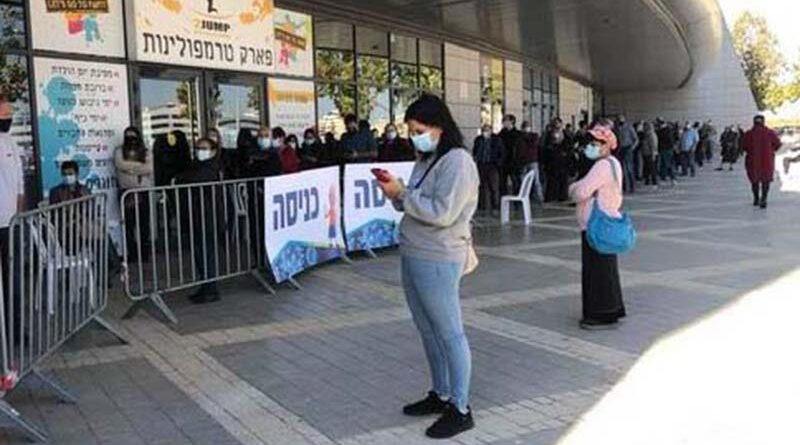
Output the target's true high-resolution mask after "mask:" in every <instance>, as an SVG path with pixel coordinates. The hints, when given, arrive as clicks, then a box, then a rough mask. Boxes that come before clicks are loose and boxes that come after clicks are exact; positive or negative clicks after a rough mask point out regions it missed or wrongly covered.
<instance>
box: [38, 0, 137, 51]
mask: <svg viewBox="0 0 800 445" xmlns="http://www.w3.org/2000/svg"><path fill="white" fill-rule="evenodd" d="M122 7H123V6H122V0H30V8H31V12H30V18H31V34H32V38H33V47H34V49H43V50H49V51H58V52H63V53H76V54H91V55H97V56H108V57H120V58H123V57H125V21H124V18H123V14H122Z"/></svg>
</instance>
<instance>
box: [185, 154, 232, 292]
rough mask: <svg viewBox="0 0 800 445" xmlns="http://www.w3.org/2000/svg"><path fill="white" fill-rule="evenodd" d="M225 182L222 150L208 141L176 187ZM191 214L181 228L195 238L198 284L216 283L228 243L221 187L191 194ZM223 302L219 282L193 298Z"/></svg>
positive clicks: (203, 188) (205, 286)
mask: <svg viewBox="0 0 800 445" xmlns="http://www.w3.org/2000/svg"><path fill="white" fill-rule="evenodd" d="M221 179H222V176H221V173H220V167H219V150H218V149H217V146H216V144H214V141H212V140H210V139H208V138H202V139H199V140H198V141H197V142H196V143H195V151H194V161H193V162H192V164H191V167H190V168H189V169H188V170H186V171H184V172H182V173H180V174H179V175H178V176H176V177H175V182H176V184H205V183H212V182H217V181H220V180H221ZM187 196H188V198H187V199H189V203H190V204H191V206H190V207H189V208H190V209H191V211H187V212H185V213H182V218H183V219H184V220H183V221H181V222H180V227H182V228H184V229H185V230H187V231H188V232H189V233H190V236H192V254H193V256H194V263H195V270H196V273H197V281H207V280H214V279H215V278H216V277H217V265H218V264H220V263H221V262H222V258H220V256H219V249H218V248H217V242H218V240H224V239H225V234H224V228H225V221H224V218H223V215H224V206H225V203H224V202H223V199H222V196H223V193H222V189H221V188H220V187H219V186H218V185H204V186H196V187H194V188H193V189H192V190H191V193H190V194H187ZM218 300H219V290H218V289H217V284H216V282H213V281H212V282H208V283H205V284H202V285H201V286H200V288H199V289H198V290H197V291H196V292H195V293H194V294H192V295H191V296H190V297H189V301H191V302H192V303H193V304H204V303H211V302H214V301H218Z"/></svg>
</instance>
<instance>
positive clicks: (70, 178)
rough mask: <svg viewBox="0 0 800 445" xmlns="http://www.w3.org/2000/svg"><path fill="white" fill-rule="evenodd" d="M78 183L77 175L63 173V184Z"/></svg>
mask: <svg viewBox="0 0 800 445" xmlns="http://www.w3.org/2000/svg"><path fill="white" fill-rule="evenodd" d="M77 183H78V176H77V175H64V184H66V185H69V186H72V185H75V184H77Z"/></svg>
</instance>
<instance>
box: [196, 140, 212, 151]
mask: <svg viewBox="0 0 800 445" xmlns="http://www.w3.org/2000/svg"><path fill="white" fill-rule="evenodd" d="M202 142H206V143H208V145H210V146H211V149H212V150H216V149H217V144H215V143H214V141H212V140H211V139H209V138H200V139H198V140H197V142H195V143H194V146H195V150H196V149H197V148H196V147H198V146H200V144H201V143H202Z"/></svg>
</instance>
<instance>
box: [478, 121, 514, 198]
mask: <svg viewBox="0 0 800 445" xmlns="http://www.w3.org/2000/svg"><path fill="white" fill-rule="evenodd" d="M505 151H506V149H505V146H504V145H503V140H502V139H500V137H498V136H496V135H493V134H492V127H491V126H490V125H488V124H486V125H484V126H483V128H481V135H480V136H478V137H477V138H475V141H474V142H473V144H472V156H473V158H474V159H475V163H476V164H477V165H478V174H479V176H480V181H481V185H480V192H479V197H478V208H479V209H480V210H482V211H484V212H492V213H495V212H497V211H499V210H500V170H501V169H502V167H503V161H504V160H505V156H506V155H505Z"/></svg>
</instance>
